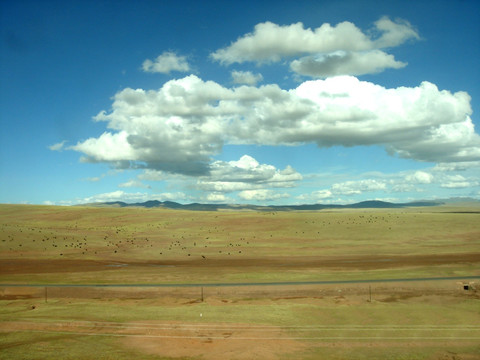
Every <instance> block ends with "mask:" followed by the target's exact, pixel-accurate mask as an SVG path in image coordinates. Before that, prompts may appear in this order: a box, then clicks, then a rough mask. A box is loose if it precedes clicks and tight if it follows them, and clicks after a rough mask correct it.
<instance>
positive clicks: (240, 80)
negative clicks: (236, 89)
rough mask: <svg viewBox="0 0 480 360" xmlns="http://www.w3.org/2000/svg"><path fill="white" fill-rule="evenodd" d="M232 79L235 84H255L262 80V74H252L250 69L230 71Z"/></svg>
mask: <svg viewBox="0 0 480 360" xmlns="http://www.w3.org/2000/svg"><path fill="white" fill-rule="evenodd" d="M231 74H232V79H233V82H234V83H235V84H246V85H256V84H257V83H258V82H260V81H262V80H263V76H262V74H254V73H252V72H251V71H236V70H233V71H232V73H231Z"/></svg>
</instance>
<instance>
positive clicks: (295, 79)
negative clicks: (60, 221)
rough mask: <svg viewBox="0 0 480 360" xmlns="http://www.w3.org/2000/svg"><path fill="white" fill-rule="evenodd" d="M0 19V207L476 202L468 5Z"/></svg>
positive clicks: (271, 5)
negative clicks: (100, 203)
mask: <svg viewBox="0 0 480 360" xmlns="http://www.w3.org/2000/svg"><path fill="white" fill-rule="evenodd" d="M0 10H1V12H0V16H1V22H0V26H1V29H0V30H1V40H0V47H1V48H0V67H1V68H0V121H1V131H0V134H1V135H0V136H1V138H0V203H32V204H59V205H72V204H78V203H86V202H95V201H117V200H122V201H126V202H137V201H145V200H151V199H158V200H173V201H178V202H181V203H190V202H208V203H252V204H304V203H307V204H311V203H353V202H357V201H362V200H368V199H379V200H385V201H395V202H406V201H412V200H419V199H438V198H448V197H474V198H479V197H480V136H479V131H478V128H479V127H480V123H479V122H480V119H479V116H478V111H479V107H480V103H479V99H480V86H479V84H480V69H479V68H480V67H479V66H478V59H479V58H480V2H479V1H473V0H472V1H468V0H464V1H445V0H436V1H433V0H432V1H429V0H423V1H382V2H378V1H357V0H355V1H279V0H277V1H243V2H239V3H236V2H230V1H47V0H45V1H19V0H16V1H8V0H2V1H0Z"/></svg>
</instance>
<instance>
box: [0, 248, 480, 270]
mask: <svg viewBox="0 0 480 360" xmlns="http://www.w3.org/2000/svg"><path fill="white" fill-rule="evenodd" d="M458 263H480V252H478V253H465V254H430V255H406V256H401V255H383V256H375V255H362V256H342V257H340V256H328V257H322V256H290V257H272V258H260V259H256V258H243V259H225V258H224V259H206V260H205V259H192V260H162V261H144V262H140V261H128V260H127V261H121V262H118V261H111V260H110V261H108V260H105V261H100V260H79V259H49V260H46V259H15V258H12V259H0V269H1V270H0V273H1V274H5V275H7V274H43V273H58V272H89V271H106V270H111V271H114V270H115V269H117V268H118V267H126V266H134V267H152V266H159V267H161V266H173V267H192V268H198V267H202V268H220V269H224V270H225V271H228V268H235V267H241V268H249V267H255V268H275V267H282V268H283V269H302V268H339V269H340V268H341V269H356V270H371V269H385V268H398V267H405V266H435V265H446V264H458Z"/></svg>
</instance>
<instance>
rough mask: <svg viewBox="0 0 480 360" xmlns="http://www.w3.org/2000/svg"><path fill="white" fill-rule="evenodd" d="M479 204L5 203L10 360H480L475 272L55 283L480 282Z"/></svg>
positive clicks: (2, 228)
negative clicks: (186, 206)
mask: <svg viewBox="0 0 480 360" xmlns="http://www.w3.org/2000/svg"><path fill="white" fill-rule="evenodd" d="M478 211H479V209H478V208H470V209H467V208H458V207H428V208H411V209H382V210H377V209H357V210H341V211H317V212H230V211H228V212H195V211H174V210H165V209H144V208H93V207H55V206H29V205H0V283H3V284H6V283H17V284H32V283H35V284H44V285H45V288H43V287H38V288H26V287H23V288H22V287H15V288H12V287H3V288H2V287H1V286H0V359H52V358H62V359H92V358H96V359H457V360H458V359H465V360H467V359H479V358H480V325H479V324H480V310H479V309H480V306H479V304H480V302H479V300H480V297H479V293H478V292H477V291H476V290H475V289H476V287H478V285H477V284H478V281H474V280H468V281H458V280H455V281H453V280H452V281H449V280H445V281H435V282H425V281H424V282H401V283H382V282H380V283H372V284H331V285H328V284H325V285H302V286H266V287H262V286H237V287H228V288H220V287H215V286H211V287H204V288H202V289H201V288H200V287H193V288H177V287H172V288H140V287H138V288H136V287H132V288H55V287H48V286H47V285H52V284H59V283H63V284H131V285H134V284H189V283H190V284H195V283H204V284H207V283H216V282H228V283H239V282H277V281H278V282H281V281H318V280H328V281H331V280H355V279H364V280H368V279H387V278H416V277H444V276H445V277H452V276H479V277H480V221H479V220H480V214H479V213H478ZM465 284H468V285H469V288H468V291H467V290H464V288H463V286H464V285H465ZM47 291H48V295H47ZM200 291H201V292H200Z"/></svg>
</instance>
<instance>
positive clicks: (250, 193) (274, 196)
mask: <svg viewBox="0 0 480 360" xmlns="http://www.w3.org/2000/svg"><path fill="white" fill-rule="evenodd" d="M238 196H239V197H240V198H241V199H243V200H247V201H252V200H253V201H272V200H278V199H284V198H288V197H290V195H289V194H287V193H277V192H275V191H273V190H269V189H259V190H245V191H241V192H240V193H239V194H238Z"/></svg>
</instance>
